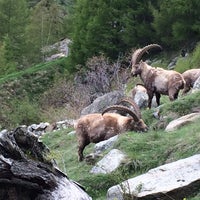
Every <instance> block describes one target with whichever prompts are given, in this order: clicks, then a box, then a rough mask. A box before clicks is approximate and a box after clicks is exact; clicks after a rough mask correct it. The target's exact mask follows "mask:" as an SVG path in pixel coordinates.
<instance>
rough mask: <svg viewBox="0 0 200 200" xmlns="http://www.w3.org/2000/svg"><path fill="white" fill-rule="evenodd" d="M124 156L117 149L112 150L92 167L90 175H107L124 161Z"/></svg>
mask: <svg viewBox="0 0 200 200" xmlns="http://www.w3.org/2000/svg"><path fill="white" fill-rule="evenodd" d="M125 158H126V155H125V154H124V153H123V152H121V151H120V150H118V149H112V150H111V151H110V152H109V153H108V154H107V155H105V156H104V158H103V159H102V160H100V161H99V162H98V163H97V164H96V166H94V167H93V168H92V169H91V171H90V173H93V174H108V173H111V172H113V171H114V170H116V169H117V168H118V167H119V166H120V164H121V163H122V162H123V161H124V159H125Z"/></svg>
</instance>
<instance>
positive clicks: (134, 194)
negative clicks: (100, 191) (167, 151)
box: [107, 154, 200, 200]
mask: <svg viewBox="0 0 200 200" xmlns="http://www.w3.org/2000/svg"><path fill="white" fill-rule="evenodd" d="M199 185H200V154H198V155H194V156H191V157H189V158H185V159H181V160H178V161H176V162H173V163H169V164H165V165H162V166H159V167H157V168H154V169H151V170H149V171H148V172H147V173H145V174H142V175H140V176H137V177H135V178H132V179H128V180H126V181H124V182H122V183H121V184H119V185H116V186H113V187H111V188H109V190H108V192H107V200H125V199H126V197H129V198H130V197H131V199H138V200H155V199H162V200H169V199H183V198H184V197H186V196H188V195H190V194H191V193H192V192H194V191H195V190H196V191H197V190H198V189H199Z"/></svg>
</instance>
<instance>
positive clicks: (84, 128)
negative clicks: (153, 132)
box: [75, 105, 148, 161]
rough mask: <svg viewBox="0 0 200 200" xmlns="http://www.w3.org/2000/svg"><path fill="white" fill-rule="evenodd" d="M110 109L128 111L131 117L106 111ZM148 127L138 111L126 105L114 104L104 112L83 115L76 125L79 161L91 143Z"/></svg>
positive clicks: (145, 129) (144, 129)
mask: <svg viewBox="0 0 200 200" xmlns="http://www.w3.org/2000/svg"><path fill="white" fill-rule="evenodd" d="M110 110H118V111H123V112H126V113H128V114H129V115H130V117H129V116H122V115H120V114H118V113H106V112H108V111H110ZM147 129H148V128H147V125H146V124H145V123H144V121H143V120H142V119H141V118H140V117H139V116H138V115H137V112H135V111H133V110H131V109H129V108H127V107H126V106H120V105H113V106H110V107H108V108H106V109H105V110H104V111H103V112H102V113H93V114H88V115H85V116H82V117H81V118H80V119H79V120H78V121H77V123H76V125H75V130H76V136H77V139H78V156H79V161H82V160H83V150H84V148H85V147H86V146H87V145H88V144H90V143H98V142H100V141H103V140H107V139H109V138H111V137H113V136H115V135H117V134H120V133H123V132H126V131H147Z"/></svg>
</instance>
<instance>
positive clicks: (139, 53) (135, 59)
mask: <svg viewBox="0 0 200 200" xmlns="http://www.w3.org/2000/svg"><path fill="white" fill-rule="evenodd" d="M152 48H160V49H162V47H161V46H160V45H158V44H150V45H147V46H145V47H143V48H142V49H141V48H140V49H137V50H136V51H135V52H134V53H133V55H132V60H131V62H132V66H134V65H135V64H137V63H138V62H139V61H140V60H141V58H142V56H143V54H144V53H145V52H147V51H148V50H149V49H152Z"/></svg>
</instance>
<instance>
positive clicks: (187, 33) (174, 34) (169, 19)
mask: <svg viewBox="0 0 200 200" xmlns="http://www.w3.org/2000/svg"><path fill="white" fill-rule="evenodd" d="M153 15H154V22H153V26H154V28H155V30H156V33H157V35H158V38H160V39H161V42H163V43H164V44H165V45H167V46H171V47H177V46H178V47H180V46H183V45H184V44H186V43H187V42H189V41H191V40H195V39H196V40H199V39H200V23H199V16H200V4H199V1H198V0H192V1H191V0H162V1H160V4H159V7H158V8H154V9H153Z"/></svg>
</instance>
